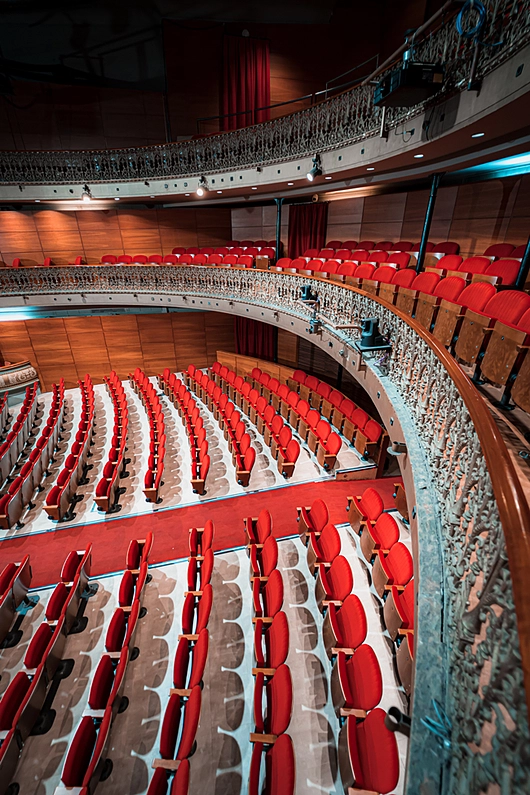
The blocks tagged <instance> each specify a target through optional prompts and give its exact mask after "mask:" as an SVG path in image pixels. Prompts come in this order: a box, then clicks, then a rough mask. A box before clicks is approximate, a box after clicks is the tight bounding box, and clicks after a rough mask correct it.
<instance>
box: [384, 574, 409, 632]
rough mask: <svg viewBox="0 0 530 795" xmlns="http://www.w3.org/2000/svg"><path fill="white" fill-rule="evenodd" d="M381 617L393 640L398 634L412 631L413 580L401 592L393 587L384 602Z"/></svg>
mask: <svg viewBox="0 0 530 795" xmlns="http://www.w3.org/2000/svg"><path fill="white" fill-rule="evenodd" d="M383 617H384V621H385V626H386V628H387V630H388V634H389V635H390V637H391V638H392V640H395V639H396V638H397V636H398V634H399V633H407V632H412V631H413V630H414V579H411V580H409V582H408V583H407V585H406V586H405V588H404V589H403V590H401V589H400V588H398V587H397V586H395V585H393V586H392V587H391V589H390V593H389V595H388V597H387V599H386V601H385V605H384V609H383Z"/></svg>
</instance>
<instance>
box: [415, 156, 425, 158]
mask: <svg viewBox="0 0 530 795" xmlns="http://www.w3.org/2000/svg"><path fill="white" fill-rule="evenodd" d="M414 157H418V158H419V157H423V155H414Z"/></svg>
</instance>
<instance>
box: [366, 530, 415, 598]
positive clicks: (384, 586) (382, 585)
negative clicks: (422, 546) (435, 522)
mask: <svg viewBox="0 0 530 795" xmlns="http://www.w3.org/2000/svg"><path fill="white" fill-rule="evenodd" d="M413 574H414V564H413V562H412V555H411V554H410V552H409V551H408V549H407V547H406V546H405V544H402V543H401V541H398V542H397V544H394V545H393V546H392V547H391V549H390V551H389V553H388V555H385V554H384V552H383V551H382V550H381V549H379V550H378V552H377V554H376V558H375V561H374V565H373V568H372V583H373V586H374V588H375V590H376V591H377V593H378V594H379V596H381V597H382V596H383V594H384V592H385V590H389V589H390V586H392V585H395V586H405V585H406V584H407V583H408V582H409V580H410V579H411V578H412V575H413Z"/></svg>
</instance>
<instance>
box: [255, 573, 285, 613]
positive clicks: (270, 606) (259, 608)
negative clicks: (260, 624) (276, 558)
mask: <svg viewBox="0 0 530 795" xmlns="http://www.w3.org/2000/svg"><path fill="white" fill-rule="evenodd" d="M252 600H253V604H254V612H255V614H256V616H258V617H260V616H264V617H266V618H274V616H275V615H276V613H278V611H280V610H281V609H282V606H283V580H282V575H281V573H280V571H279V570H278V569H274V570H273V571H272V572H271V574H270V576H269V578H268V580H267V581H266V582H265V583H264V582H262V581H261V580H259V579H255V580H254V581H253V583H252Z"/></svg>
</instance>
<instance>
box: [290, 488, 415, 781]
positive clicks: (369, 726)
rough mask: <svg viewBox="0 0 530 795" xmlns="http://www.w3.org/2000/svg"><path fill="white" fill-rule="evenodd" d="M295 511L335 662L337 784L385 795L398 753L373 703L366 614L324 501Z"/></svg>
mask: <svg viewBox="0 0 530 795" xmlns="http://www.w3.org/2000/svg"><path fill="white" fill-rule="evenodd" d="M368 491H371V492H373V494H374V498H375V501H376V504H377V510H380V511H381V512H382V510H383V503H382V500H381V498H380V497H379V495H378V493H377V492H376V491H375V490H374V489H369V490H368ZM298 512H299V515H298V521H299V530H300V535H301V538H302V540H303V541H304V542H305V543H307V544H308V553H307V558H308V564H309V566H310V569H311V568H313V569H316V571H317V572H318V574H317V582H316V586H315V595H316V598H317V603H318V605H319V607H320V609H321V610H322V612H324V613H325V618H324V624H323V638H324V643H325V646H326V650H327V653H328V656H329V657H330V659H332V660H334V661H335V662H334V666H333V669H332V673H331V692H332V698H333V705H334V707H335V711H336V713H337V717H338V719H339V722H340V723H341V725H342V729H341V734H340V739H339V767H340V772H341V778H342V784H343V787H344V789H345V790H347V791H351V792H355V791H357V790H358V789H362V790H363V791H370V792H374V793H376V792H377V793H381V795H384V794H385V793H389V792H390V791H391V790H393V789H394V787H395V786H396V785H397V783H398V779H399V754H398V749H397V742H396V738H395V735H394V734H393V733H392V732H391V731H389V729H388V728H387V727H386V726H385V718H386V713H385V711H384V710H382V709H381V708H380V707H378V704H379V702H380V701H381V698H382V696H383V679H382V675H381V669H380V666H379V662H378V660H377V657H376V655H375V652H374V650H373V648H372V647H371V646H369V645H368V644H366V643H365V640H366V635H367V621H366V614H365V612H364V609H363V607H362V604H361V602H360V600H359V598H358V597H357V596H356V594H354V593H353V592H352V589H353V574H352V571H351V568H350V565H349V563H348V561H347V560H346V558H345V557H344V556H342V555H341V554H340V546H341V545H340V537H339V536H338V533H337V531H336V528H335V527H334V525H332V524H330V523H329V511H328V508H327V505H326V504H325V503H324V501H323V500H320V499H318V500H315V501H314V502H313V504H312V505H311V507H309V508H299V509H298ZM398 532H399V531H398ZM344 721H345V722H344ZM353 749H355V753H352V750H353ZM348 787H354V789H351V790H349V789H348Z"/></svg>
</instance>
